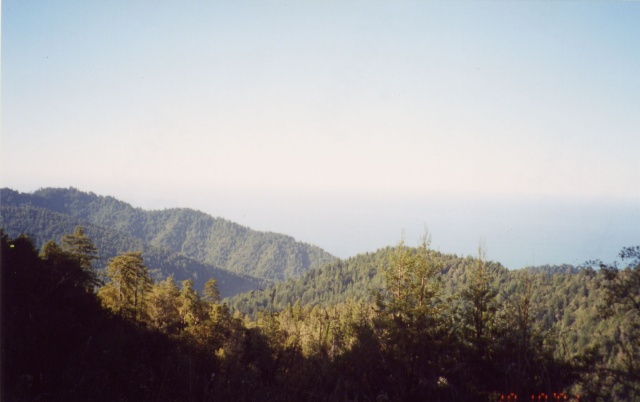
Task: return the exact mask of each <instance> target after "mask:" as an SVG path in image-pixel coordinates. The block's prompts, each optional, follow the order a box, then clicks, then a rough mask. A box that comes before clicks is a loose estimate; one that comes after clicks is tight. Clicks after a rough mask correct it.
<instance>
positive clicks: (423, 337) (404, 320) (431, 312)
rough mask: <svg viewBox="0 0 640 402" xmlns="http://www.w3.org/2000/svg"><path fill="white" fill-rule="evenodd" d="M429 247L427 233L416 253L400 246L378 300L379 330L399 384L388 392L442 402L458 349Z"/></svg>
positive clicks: (404, 397)
mask: <svg viewBox="0 0 640 402" xmlns="http://www.w3.org/2000/svg"><path fill="white" fill-rule="evenodd" d="M429 243H430V238H429V235H428V233H425V235H424V236H423V238H422V241H421V245H420V247H418V249H417V250H413V249H409V248H407V247H405V245H404V241H403V240H401V241H400V243H399V244H398V247H397V248H396V250H395V252H394V253H393V254H392V256H391V261H390V262H391V263H390V264H389V265H388V266H387V267H386V269H385V279H386V283H387V294H386V297H384V295H380V296H379V298H378V311H377V315H376V317H375V319H374V327H375V329H376V330H377V332H378V334H379V336H380V345H381V348H382V351H381V352H382V355H383V360H384V361H385V365H386V366H387V367H388V370H389V371H390V373H389V376H388V378H393V379H394V381H392V382H390V383H388V384H387V387H386V389H385V391H386V392H389V393H390V394H391V395H393V398H396V399H399V400H418V399H437V395H438V393H439V392H443V391H442V390H441V389H439V388H441V387H440V386H439V385H438V384H442V382H443V381H444V382H446V379H445V380H443V379H444V378H445V377H444V376H445V372H446V367H447V366H448V365H449V364H448V362H447V359H448V356H449V355H450V353H449V352H448V349H450V347H451V346H453V344H452V343H451V342H450V339H449V336H450V333H451V331H450V330H449V327H448V325H449V324H448V323H447V322H446V321H447V318H446V317H445V314H444V313H445V305H444V304H443V303H442V302H441V300H440V299H439V295H440V292H441V286H440V281H439V278H438V276H439V274H440V270H441V269H440V264H439V262H438V261H437V258H436V254H435V253H434V252H433V251H432V250H430V249H429Z"/></svg>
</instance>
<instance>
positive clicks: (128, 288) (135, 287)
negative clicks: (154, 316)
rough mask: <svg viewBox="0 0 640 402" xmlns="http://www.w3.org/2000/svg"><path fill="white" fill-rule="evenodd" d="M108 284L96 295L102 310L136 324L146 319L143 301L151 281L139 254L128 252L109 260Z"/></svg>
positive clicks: (144, 302)
mask: <svg viewBox="0 0 640 402" xmlns="http://www.w3.org/2000/svg"><path fill="white" fill-rule="evenodd" d="M107 277H108V278H109V280H110V281H109V283H108V284H107V285H106V286H104V287H103V288H101V289H100V291H99V292H98V296H100V298H101V299H102V302H103V304H104V305H105V307H107V308H109V309H110V310H112V311H114V312H115V313H117V314H120V315H121V316H123V317H125V318H127V319H130V320H132V321H135V322H140V321H142V320H143V319H144V318H145V316H146V311H145V308H146V298H147V295H148V293H149V291H150V290H151V285H152V283H153V281H152V280H151V277H150V276H149V273H148V272H147V267H145V265H144V260H143V258H142V252H140V251H137V252H129V253H124V254H121V255H118V256H116V257H114V258H112V259H110V260H109V264H108V266H107Z"/></svg>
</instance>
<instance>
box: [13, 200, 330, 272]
mask: <svg viewBox="0 0 640 402" xmlns="http://www.w3.org/2000/svg"><path fill="white" fill-rule="evenodd" d="M0 200H1V202H2V207H3V209H2V215H3V221H4V222H5V223H3V226H4V229H5V232H7V233H8V234H16V233H30V234H31V235H32V236H34V239H36V241H42V242H44V241H47V240H50V239H57V238H56V237H52V236H51V235H52V233H53V232H56V231H57V232H58V233H59V232H60V231H59V230H56V228H52V227H48V226H47V220H42V221H40V222H32V221H28V220H18V219H11V217H10V214H13V213H16V211H17V210H15V209H14V210H8V209H4V208H7V207H16V208H26V207H32V208H34V207H35V208H42V209H45V210H48V211H51V212H55V213H58V214H61V215H64V216H67V217H69V218H70V219H72V220H74V221H75V222H77V223H78V224H82V225H85V226H89V225H94V226H96V227H101V228H105V229H108V230H116V231H118V232H120V233H124V234H127V235H128V236H130V237H133V238H135V239H138V240H136V241H142V242H143V243H145V244H148V245H149V246H153V247H157V248H161V249H166V250H170V251H173V252H175V253H179V254H181V255H183V256H186V257H189V258H191V259H193V260H195V261H199V262H200V263H203V264H209V265H212V266H214V267H219V268H222V269H226V270H228V271H231V272H236V273H239V274H246V275H251V276H255V277H259V278H263V279H267V280H277V281H281V280H286V279H288V278H293V277H298V276H300V275H302V274H303V273H304V272H306V271H308V270H309V269H311V268H313V267H318V266H320V265H322V264H324V263H326V262H330V261H334V260H335V257H333V256H331V255H330V254H329V253H327V252H325V251H323V250H322V249H320V248H318V247H316V246H312V245H309V244H305V243H300V242H296V241H295V240H294V239H293V238H292V237H290V236H286V235H281V234H276V233H266V232H258V231H254V230H251V229H249V228H246V227H244V226H241V225H238V224H235V223H233V222H230V221H228V220H225V219H221V218H213V217H211V216H209V215H207V214H204V213H202V212H198V211H194V210H191V209H169V210H163V211H144V210H142V209H140V208H133V207H132V206H131V205H129V204H127V203H124V202H122V201H118V200H116V199H115V198H113V197H103V196H98V195H95V194H93V193H87V192H82V191H79V190H77V189H73V188H69V189H61V188H47V189H41V190H38V191H35V192H34V193H32V194H25V193H19V192H16V191H13V190H10V189H2V190H0ZM28 215H29V214H28V213H23V216H25V217H28ZM65 230H66V231H68V229H67V228H65ZM96 240H97V239H96Z"/></svg>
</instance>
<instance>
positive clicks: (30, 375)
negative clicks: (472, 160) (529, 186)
mask: <svg viewBox="0 0 640 402" xmlns="http://www.w3.org/2000/svg"><path fill="white" fill-rule="evenodd" d="M1 253H2V254H1V257H2V282H1V285H2V288H1V291H2V293H1V297H2V300H1V307H2V322H1V324H2V371H1V373H2V384H1V385H2V388H1V390H2V395H1V397H2V400H3V401H71V400H87V401H89V400H91V401H102V400H104V401H356V400H357V401H483V400H486V401H491V400H500V399H501V398H503V399H504V400H507V399H509V400H514V399H513V398H514V397H515V395H519V399H520V400H530V398H532V397H536V398H538V397H541V396H543V395H547V396H549V399H550V400H553V398H554V394H555V395H556V397H557V398H560V399H562V400H564V399H563V398H564V397H565V396H566V398H567V399H566V400H576V399H577V398H578V395H580V397H579V398H580V400H601V401H616V400H617V401H623V400H627V401H629V400H638V399H639V398H640V367H639V364H638V362H639V361H640V247H635V248H625V249H623V251H622V252H621V258H622V261H623V263H624V266H622V267H618V266H617V265H615V264H613V265H611V264H604V263H601V262H594V263H593V264H592V265H594V266H595V267H596V268H598V269H596V270H594V269H591V268H583V269H574V268H570V267H565V268H563V269H559V268H558V269H553V268H548V269H538V270H529V271H506V270H504V268H502V267H500V266H499V265H498V264H493V263H488V262H486V261H484V258H483V253H482V251H481V252H480V253H479V256H478V258H467V259H459V258H453V257H451V256H445V255H441V254H439V253H436V252H434V251H433V250H431V249H430V248H429V239H428V237H425V239H424V241H423V242H422V244H421V245H420V246H419V247H417V248H409V247H406V246H404V244H403V243H400V244H399V245H398V246H397V247H395V248H389V249H386V250H381V251H380V252H379V253H376V254H370V255H367V256H364V257H362V258H363V259H364V261H369V263H367V264H368V265H367V264H364V265H363V264H362V261H363V260H358V261H359V263H355V262H353V261H352V262H345V263H342V262H341V263H340V264H344V265H342V268H341V269H343V271H342V273H343V274H344V275H338V274H336V273H335V272H336V270H337V268H336V267H337V265H331V266H327V267H325V268H323V269H324V271H323V270H319V271H318V272H331V273H332V275H334V276H335V277H336V278H339V277H341V276H342V278H347V277H348V275H347V274H348V273H349V272H350V271H349V272H347V271H348V269H346V267H347V266H348V265H349V264H352V265H354V266H355V265H357V266H361V267H365V266H366V269H365V270H363V271H362V272H365V271H366V272H370V273H371V277H372V278H373V277H376V278H381V279H380V280H379V282H375V281H373V282H370V283H372V285H371V286H369V289H368V290H367V292H362V291H358V292H354V290H353V288H354V286H356V287H357V284H356V285H354V284H353V283H352V284H351V285H349V283H348V282H349V280H348V279H344V280H345V281H346V282H345V283H343V287H344V289H342V291H341V292H340V293H341V294H342V293H347V294H349V292H350V291H349V289H351V292H352V295H353V296H354V297H351V296H349V297H346V298H345V299H341V298H339V297H337V296H332V297H329V296H327V297H328V299H331V301H328V300H324V299H323V297H324V296H321V294H322V289H317V292H316V293H317V294H318V298H316V299H313V298H312V297H311V296H308V297H307V299H308V300H307V302H306V303H301V302H298V303H289V304H287V305H286V306H284V307H279V305H278V304H277V303H276V298H277V297H278V296H277V294H276V290H277V289H276V288H275V287H274V288H270V289H268V290H265V291H263V292H255V294H254V295H251V294H247V295H245V296H242V297H240V299H239V300H244V302H245V303H249V302H250V301H251V300H252V299H253V298H256V300H262V299H260V298H261V297H263V296H262V295H263V294H266V295H267V296H266V297H267V299H268V300H267V303H266V304H265V305H264V306H263V308H261V309H259V310H256V311H253V313H252V314H250V315H243V313H241V312H240V310H238V309H234V310H232V309H230V308H229V307H228V306H227V304H226V303H223V301H222V300H221V298H220V292H219V290H218V286H217V283H216V281H215V279H211V280H209V281H207V282H206V285H205V287H204V291H203V292H202V294H199V293H198V292H197V291H195V290H194V288H193V283H192V282H191V281H189V280H185V281H182V283H180V284H176V283H175V282H174V281H173V279H172V278H171V277H169V278H168V279H166V280H164V281H162V282H157V283H154V282H153V281H152V279H151V277H150V275H149V273H148V270H147V267H146V266H145V261H144V259H143V256H142V254H141V253H136V252H127V253H123V254H120V255H118V256H115V257H113V258H111V259H110V260H109V262H108V263H107V266H106V270H105V271H104V272H103V275H98V274H97V273H96V271H95V270H94V269H93V268H92V261H93V259H94V258H95V256H96V255H97V250H96V248H95V247H94V246H93V243H92V242H91V240H89V239H88V238H87V237H86V236H85V235H84V233H83V231H82V230H81V229H80V228H79V229H77V230H76V231H75V232H74V233H73V234H69V235H67V236H65V237H64V238H63V241H62V244H61V245H59V244H56V243H54V242H49V243H46V244H45V245H43V246H42V248H41V250H39V251H38V250H36V248H35V247H34V245H33V243H32V241H31V240H30V239H29V238H26V237H17V238H14V239H11V238H8V237H7V236H6V235H4V234H3V235H2V238H1ZM331 267H333V268H331ZM377 273H379V276H376V275H377ZM352 274H353V272H352ZM309 275H311V272H310V273H309ZM327 275H329V274H327ZM362 275H365V274H362ZM365 276H366V275H365ZM329 277H330V276H327V278H329ZM352 279H353V278H352ZM302 280H307V281H308V282H309V281H311V279H309V278H306V279H305V278H302ZM326 281H327V282H326V286H327V287H328V286H334V285H333V284H332V282H331V280H329V279H326ZM356 282H358V281H356ZM310 283H311V282H309V284H310ZM285 285H286V284H283V285H281V286H285ZM286 286H289V288H291V289H294V288H296V285H295V283H293V282H290V283H289V285H286ZM314 286H316V285H314ZM280 289H281V291H282V289H284V288H280ZM364 293H367V295H368V296H366V297H355V296H357V295H361V294H364ZM545 293H546V294H545ZM281 301H282V299H281ZM585 334H586V335H585ZM557 398H556V399H557Z"/></svg>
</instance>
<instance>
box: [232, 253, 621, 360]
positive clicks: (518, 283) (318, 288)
mask: <svg viewBox="0 0 640 402" xmlns="http://www.w3.org/2000/svg"><path fill="white" fill-rule="evenodd" d="M395 250H396V249H395V248H394V247H386V248H382V249H380V250H378V251H376V252H372V253H365V254H360V255H357V256H354V257H351V258H349V259H346V260H341V261H336V262H333V263H331V264H327V265H325V266H323V267H321V268H319V269H316V270H313V271H310V272H307V273H306V274H305V275H303V276H302V277H300V278H298V279H292V280H288V281H286V282H281V283H276V284H273V285H271V286H270V287H267V288H265V289H264V290H258V291H251V292H247V293H244V294H237V295H235V296H233V297H231V298H229V299H228V302H229V304H230V306H232V307H233V308H235V309H237V310H239V311H241V312H243V313H245V314H248V315H250V316H253V317H254V316H256V314H257V313H259V312H260V311H261V310H262V311H284V310H286V309H287V308H288V307H290V306H294V305H296V304H297V303H298V304H300V305H302V306H320V307H322V308H328V307H330V306H337V305H340V304H344V303H347V302H350V301H357V302H365V303H373V302H374V301H375V295H376V292H379V291H382V290H383V289H384V287H385V280H384V275H383V272H384V270H385V268H387V267H388V266H389V264H390V263H391V260H392V255H393V253H394V252H395ZM435 258H436V260H437V263H438V264H439V266H440V274H439V275H438V281H439V283H440V285H439V286H440V287H441V289H442V297H443V298H445V299H446V300H447V303H449V304H450V305H452V306H457V307H458V308H460V309H461V310H463V309H464V306H463V304H464V303H463V301H462V294H463V292H464V291H465V290H466V289H468V287H469V286H470V285H471V283H472V282H473V281H474V275H475V272H476V268H477V264H478V259H477V258H476V257H470V256H469V257H465V258H462V257H458V256H455V255H451V254H442V253H435ZM486 270H487V272H488V275H487V286H488V287H489V288H490V289H493V290H492V291H494V292H495V293H496V301H497V303H498V304H499V305H501V306H503V307H505V308H507V307H508V305H509V304H510V303H512V301H513V300H514V298H515V297H516V294H517V293H518V292H520V293H521V292H523V289H525V290H527V292H528V296H527V297H528V299H527V300H526V301H527V303H528V306H529V309H530V310H529V314H530V319H531V322H532V323H535V325H536V326H537V327H538V328H541V329H542V328H544V329H547V330H549V329H552V330H553V331H556V332H557V333H558V335H559V339H560V341H561V344H562V347H563V348H564V349H563V350H564V351H565V352H566V353H568V354H571V353H576V352H583V351H585V350H586V349H587V348H588V347H590V346H593V345H594V344H595V342H596V339H602V338H601V336H597V335H602V334H605V335H607V336H609V337H615V334H613V332H612V331H614V328H612V327H608V326H606V325H605V323H604V321H602V320H601V319H600V318H599V317H598V305H599V304H600V300H601V296H600V292H599V291H598V288H597V283H596V282H597V281H598V277H597V275H596V273H595V272H594V271H592V270H588V269H579V268H576V267H573V266H570V265H561V266H542V267H530V268H525V269H521V270H511V271H510V270H508V269H506V268H504V267H503V266H502V265H501V264H500V263H496V262H486ZM618 337H619V335H618ZM611 351H612V349H607V348H605V353H610V352H611ZM614 357H615V356H609V358H610V359H614Z"/></svg>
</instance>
